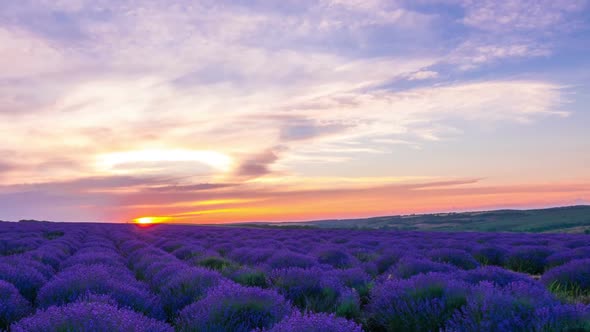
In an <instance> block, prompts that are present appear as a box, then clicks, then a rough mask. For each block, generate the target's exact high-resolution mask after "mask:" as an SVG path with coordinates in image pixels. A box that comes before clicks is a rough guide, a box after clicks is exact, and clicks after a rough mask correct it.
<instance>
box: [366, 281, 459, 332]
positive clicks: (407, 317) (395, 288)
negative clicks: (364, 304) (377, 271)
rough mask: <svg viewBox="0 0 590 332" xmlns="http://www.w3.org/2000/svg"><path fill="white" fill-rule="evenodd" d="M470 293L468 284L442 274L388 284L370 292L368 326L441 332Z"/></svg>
mask: <svg viewBox="0 0 590 332" xmlns="http://www.w3.org/2000/svg"><path fill="white" fill-rule="evenodd" d="M469 293H470V288H469V286H468V285H467V284H465V283H463V282H461V281H458V280H454V279H452V278H450V275H445V274H439V273H429V274H419V275H416V276H414V277H412V278H410V279H390V280H386V281H384V282H383V283H381V284H377V285H375V287H374V288H373V289H372V290H371V299H370V302H369V305H368V308H367V313H368V320H367V324H368V326H369V329H370V330H376V331H438V330H440V329H442V328H444V324H445V322H446V321H447V320H448V319H449V318H450V317H452V316H453V315H454V314H455V312H456V311H457V310H459V309H460V308H461V307H462V306H463V305H465V304H466V303H467V298H468V296H469Z"/></svg>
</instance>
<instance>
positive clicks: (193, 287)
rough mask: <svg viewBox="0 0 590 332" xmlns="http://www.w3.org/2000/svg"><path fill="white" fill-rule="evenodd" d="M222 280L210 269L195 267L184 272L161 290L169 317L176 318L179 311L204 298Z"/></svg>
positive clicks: (169, 281) (172, 278) (178, 274)
mask: <svg viewBox="0 0 590 332" xmlns="http://www.w3.org/2000/svg"><path fill="white" fill-rule="evenodd" d="M222 280H223V277H222V276H221V275H220V274H219V273H217V272H214V271H211V270H209V269H205V268H198V267H194V268H189V269H184V270H182V271H181V272H179V273H177V274H175V275H174V276H172V277H171V278H170V279H169V280H168V282H166V284H164V285H163V286H162V287H161V288H160V297H161V299H162V304H163V306H164V311H165V312H166V314H167V315H168V317H170V318H172V317H174V316H175V315H176V312H177V311H178V310H180V309H182V308H184V307H185V306H186V305H188V304H190V303H192V302H194V301H196V300H198V299H200V298H201V297H203V296H204V295H205V293H206V292H207V291H208V290H209V289H211V288H213V287H215V286H217V285H218V284H219V283H220V282H221V281H222Z"/></svg>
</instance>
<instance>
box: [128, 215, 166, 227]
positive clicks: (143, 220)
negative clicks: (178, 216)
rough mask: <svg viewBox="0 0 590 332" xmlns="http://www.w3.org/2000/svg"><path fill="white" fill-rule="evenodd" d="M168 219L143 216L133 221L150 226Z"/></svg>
mask: <svg viewBox="0 0 590 332" xmlns="http://www.w3.org/2000/svg"><path fill="white" fill-rule="evenodd" d="M166 220H168V218H166V217H141V218H135V219H133V222H134V223H135V224H137V225H139V226H149V225H153V224H159V223H161V222H164V221H166Z"/></svg>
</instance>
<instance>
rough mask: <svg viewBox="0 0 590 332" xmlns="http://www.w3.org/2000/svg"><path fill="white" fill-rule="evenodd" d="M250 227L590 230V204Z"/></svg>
mask: <svg viewBox="0 0 590 332" xmlns="http://www.w3.org/2000/svg"><path fill="white" fill-rule="evenodd" d="M233 225H239V226H250V227H272V228H275V227H280V228H351V229H389V230H420V231H477V232H535V233H540V232H552V233H584V232H585V233H590V206H588V205H578V206H567V207H557V208H548V209H535V210H494V211H475V212H457V213H435V214H412V215H398V216H384V217H373V218H362V219H334V220H317V221H307V222H284V223H264V222H257V223H240V224H233Z"/></svg>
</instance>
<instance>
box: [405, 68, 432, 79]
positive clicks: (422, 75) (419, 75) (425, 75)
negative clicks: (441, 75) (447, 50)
mask: <svg viewBox="0 0 590 332" xmlns="http://www.w3.org/2000/svg"><path fill="white" fill-rule="evenodd" d="M437 77H438V73H437V72H435V71H432V70H421V71H417V72H415V73H411V74H410V75H408V80H410V81H417V80H428V79H432V78H437Z"/></svg>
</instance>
